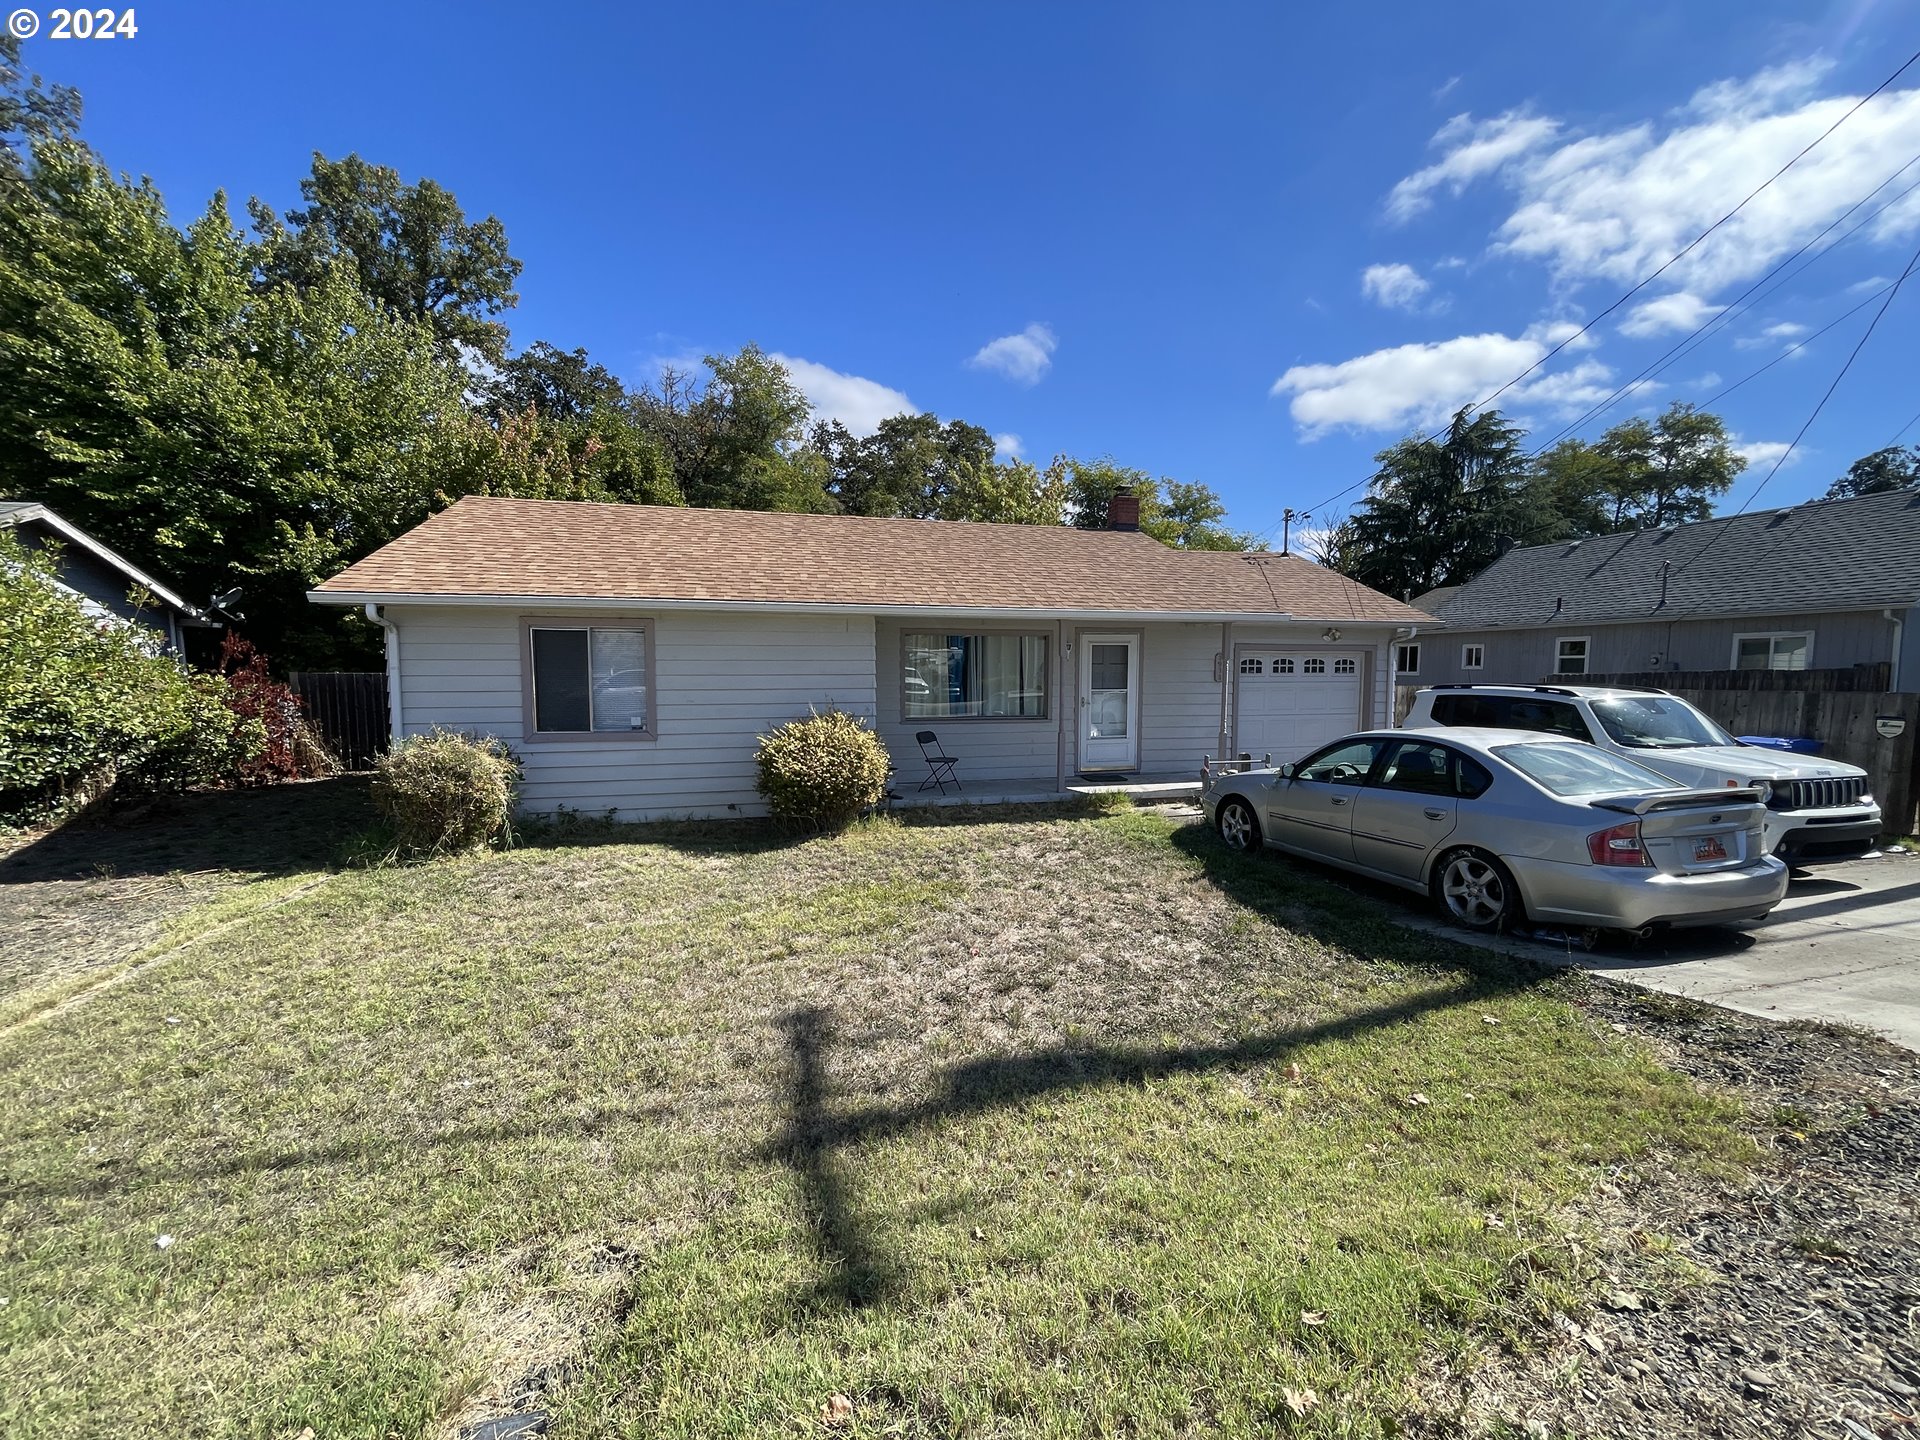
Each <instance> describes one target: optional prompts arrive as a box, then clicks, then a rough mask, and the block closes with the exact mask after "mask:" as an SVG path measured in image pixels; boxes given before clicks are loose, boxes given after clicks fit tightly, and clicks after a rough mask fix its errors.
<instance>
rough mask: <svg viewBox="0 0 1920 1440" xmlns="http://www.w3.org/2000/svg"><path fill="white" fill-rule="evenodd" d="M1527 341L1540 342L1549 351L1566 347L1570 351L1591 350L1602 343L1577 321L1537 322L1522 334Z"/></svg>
mask: <svg viewBox="0 0 1920 1440" xmlns="http://www.w3.org/2000/svg"><path fill="white" fill-rule="evenodd" d="M1521 337H1522V338H1523V339H1526V340H1538V341H1539V342H1540V343H1541V344H1542V345H1545V346H1546V347H1547V348H1548V349H1549V350H1551V349H1553V347H1554V346H1556V345H1564V346H1565V347H1566V348H1567V349H1569V350H1591V349H1593V347H1594V346H1596V345H1598V344H1599V343H1600V342H1599V341H1598V340H1596V339H1594V336H1593V331H1591V330H1589V329H1587V328H1586V327H1585V326H1584V325H1582V324H1581V323H1580V322H1579V321H1577V320H1536V321H1534V323H1533V324H1531V325H1529V326H1528V327H1527V328H1526V329H1525V330H1523V331H1522V332H1521Z"/></svg>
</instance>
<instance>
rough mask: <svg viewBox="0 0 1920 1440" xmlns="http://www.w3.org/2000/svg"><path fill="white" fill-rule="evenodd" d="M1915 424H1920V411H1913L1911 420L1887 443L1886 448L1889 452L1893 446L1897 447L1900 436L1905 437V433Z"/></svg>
mask: <svg viewBox="0 0 1920 1440" xmlns="http://www.w3.org/2000/svg"><path fill="white" fill-rule="evenodd" d="M1916 423H1920V411H1915V412H1914V416H1913V419H1912V420H1909V421H1907V423H1906V424H1904V425H1902V426H1901V427H1900V430H1899V433H1898V434H1896V435H1895V436H1894V437H1893V439H1891V440H1889V441H1888V442H1887V448H1888V449H1889V450H1891V449H1892V448H1893V447H1894V446H1895V445H1898V444H1899V443H1900V438H1901V436H1903V435H1905V434H1906V433H1907V431H1909V430H1911V429H1912V428H1913V427H1914V425H1915V424H1916Z"/></svg>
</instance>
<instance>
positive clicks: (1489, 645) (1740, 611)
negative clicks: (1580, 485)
mask: <svg viewBox="0 0 1920 1440" xmlns="http://www.w3.org/2000/svg"><path fill="white" fill-rule="evenodd" d="M1412 603H1413V604H1414V606H1415V607H1416V608H1418V609H1421V610H1425V611H1427V612H1428V613H1429V614H1431V615H1434V616H1435V617H1437V619H1438V622H1439V623H1438V624H1437V625H1435V624H1428V625H1426V626H1423V627H1422V628H1421V631H1420V633H1419V634H1418V635H1416V636H1413V637H1411V638H1409V639H1406V640H1404V641H1402V642H1401V643H1400V644H1399V645H1398V646H1397V648H1396V650H1395V669H1396V672H1397V679H1398V681H1399V683H1400V684H1402V685H1434V684H1445V683H1457V682H1460V681H1475V680H1479V681H1485V682H1488V683H1490V684H1530V683H1532V682H1534V681H1536V680H1540V679H1542V678H1544V677H1546V676H1549V675H1609V674H1631V673H1638V672H1644V671H1651V670H1816V669H1818V670H1836V669H1847V668H1849V667H1852V666H1856V665H1874V664H1885V665H1887V666H1888V667H1889V670H1890V673H1891V675H1892V682H1891V688H1892V689H1894V690H1905V691H1914V690H1920V490H1900V491H1894V492H1892V493H1889V494H1885V495H1865V496H1861V497H1859V498H1857V499H1851V500H1816V501H1812V502H1810V503H1808V504H1804V505H1797V506H1791V507H1787V508H1782V509H1773V510H1756V511H1751V512H1749V513H1747V514H1744V515H1736V516H1732V517H1729V518H1726V519H1719V520H1703V521H1701V522H1699V523H1697V524H1693V525H1678V526H1673V527H1671V528H1669V529H1665V530H1636V531H1633V532H1631V533H1628V534H1624V535H1600V536H1595V537H1594V538H1592V539H1588V540H1569V541H1564V542H1562V543H1560V544H1557V545H1535V546H1531V547H1529V548H1527V549H1524V550H1512V551H1509V552H1508V553H1507V554H1505V555H1503V556H1502V557H1501V558H1500V559H1498V560H1496V561H1495V562H1494V563H1493V564H1492V565H1490V566H1489V567H1488V568H1487V569H1486V570H1485V571H1483V572H1482V573H1481V574H1480V575H1478V576H1476V577H1475V578H1474V579H1472V580H1470V581H1468V582H1467V583H1466V584H1465V585H1460V586H1456V587H1448V588H1447V589H1444V590H1435V591H1431V592H1429V593H1428V594H1426V595H1422V596H1420V597H1418V598H1417V599H1415V600H1414V601H1413V602H1412Z"/></svg>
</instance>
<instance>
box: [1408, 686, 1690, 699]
mask: <svg viewBox="0 0 1920 1440" xmlns="http://www.w3.org/2000/svg"><path fill="white" fill-rule="evenodd" d="M1420 688H1421V689H1422V690H1530V691H1532V692H1533V693H1534V694H1535V695H1571V696H1572V697H1573V698H1574V699H1576V700H1578V699H1579V698H1580V692H1579V691H1578V690H1575V689H1573V688H1572V687H1571V686H1567V685H1494V684H1490V683H1488V682H1486V681H1480V682H1478V683H1475V682H1472V681H1452V682H1449V683H1447V684H1444V685H1422V686H1421V687H1420ZM1586 688H1587V689H1589V690H1615V691H1618V692H1619V693H1620V694H1622V695H1671V694H1672V693H1673V692H1672V691H1671V690H1662V689H1660V688H1659V687H1658V686H1654V685H1589V686H1587V687H1586Z"/></svg>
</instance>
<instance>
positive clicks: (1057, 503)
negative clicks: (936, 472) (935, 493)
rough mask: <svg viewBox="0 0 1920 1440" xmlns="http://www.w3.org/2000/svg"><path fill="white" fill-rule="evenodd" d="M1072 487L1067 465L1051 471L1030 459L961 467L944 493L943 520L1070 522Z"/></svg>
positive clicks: (1011, 523) (1046, 523) (1023, 522)
mask: <svg viewBox="0 0 1920 1440" xmlns="http://www.w3.org/2000/svg"><path fill="white" fill-rule="evenodd" d="M1067 501H1068V488H1067V482H1066V477H1065V476H1064V474H1062V472H1061V467H1059V466H1057V465H1050V466H1048V467H1047V468H1046V469H1045V470H1041V469H1040V468H1039V467H1037V466H1035V465H1033V464H1031V463H1029V462H1028V461H1025V460H1009V461H1006V462H1004V463H995V462H988V463H985V464H979V463H976V464H973V465H970V466H965V467H962V468H960V469H958V470H957V471H956V472H955V473H954V476H953V480H952V484H951V485H950V486H949V487H948V489H947V491H946V493H945V494H944V495H943V496H942V497H941V501H940V513H939V515H938V516H937V517H936V518H938V519H941V520H986V521H992V522H995V523H997V524H1002V525H1064V524H1066V520H1067Z"/></svg>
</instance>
